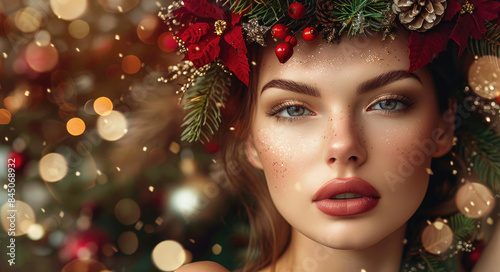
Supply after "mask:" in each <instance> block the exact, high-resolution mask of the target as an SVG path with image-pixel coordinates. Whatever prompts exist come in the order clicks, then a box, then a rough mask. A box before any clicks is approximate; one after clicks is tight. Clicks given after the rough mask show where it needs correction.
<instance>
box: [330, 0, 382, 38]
mask: <svg viewBox="0 0 500 272" xmlns="http://www.w3.org/2000/svg"><path fill="white" fill-rule="evenodd" d="M389 7H390V6H389V4H388V2H386V1H383V0H340V1H336V6H335V10H334V11H333V12H332V15H333V17H335V19H334V22H338V23H341V24H342V25H343V26H342V28H341V29H340V33H342V31H344V29H346V28H347V36H348V38H351V37H353V36H354V35H356V34H364V35H367V34H372V32H379V31H380V30H382V29H383V28H384V27H386V26H387V24H388V20H387V17H386V14H387V12H388V11H389Z"/></svg>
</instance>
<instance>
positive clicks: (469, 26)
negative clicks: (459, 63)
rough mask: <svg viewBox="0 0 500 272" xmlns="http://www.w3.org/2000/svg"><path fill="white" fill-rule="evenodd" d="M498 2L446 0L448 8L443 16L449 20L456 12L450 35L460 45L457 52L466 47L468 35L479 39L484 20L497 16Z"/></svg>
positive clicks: (499, 3) (499, 4)
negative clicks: (456, 17) (453, 26)
mask: <svg viewBox="0 0 500 272" xmlns="http://www.w3.org/2000/svg"><path fill="white" fill-rule="evenodd" d="M499 11H500V2H498V0H465V1H461V2H457V1H455V0H451V1H448V10H447V12H446V15H445V17H444V19H445V20H448V21H451V20H452V19H453V18H454V17H455V16H456V15H457V14H458V19H457V23H456V25H455V28H454V29H453V32H452V33H451V35H450V39H452V40H454V41H455V42H456V43H457V44H458V45H459V46H460V52H459V54H462V52H463V51H464V50H465V48H466V47H467V42H468V40H469V37H472V38H474V39H478V40H480V39H481V38H482V35H483V34H484V33H485V32H486V25H485V23H484V22H485V21H492V20H495V19H497V18H498V13H499Z"/></svg>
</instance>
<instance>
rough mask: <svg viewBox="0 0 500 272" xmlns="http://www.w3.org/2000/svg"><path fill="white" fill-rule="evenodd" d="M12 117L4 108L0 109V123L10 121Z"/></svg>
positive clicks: (4, 123)
mask: <svg viewBox="0 0 500 272" xmlns="http://www.w3.org/2000/svg"><path fill="white" fill-rule="evenodd" d="M11 119H12V114H10V111H8V110H6V109H0V125H6V124H8V123H10V120H11Z"/></svg>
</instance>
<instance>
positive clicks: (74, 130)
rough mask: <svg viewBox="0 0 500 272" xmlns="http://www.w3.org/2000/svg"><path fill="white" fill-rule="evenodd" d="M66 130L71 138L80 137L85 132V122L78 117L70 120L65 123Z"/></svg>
mask: <svg viewBox="0 0 500 272" xmlns="http://www.w3.org/2000/svg"><path fill="white" fill-rule="evenodd" d="M66 129H67V130H68V133H69V134H71V135H73V136H79V135H82V134H83V132H84V131H85V122H83V120H82V119H80V118H78V117H74V118H71V119H69V120H68V122H67V123H66Z"/></svg>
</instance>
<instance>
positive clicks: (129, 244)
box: [118, 231, 139, 255]
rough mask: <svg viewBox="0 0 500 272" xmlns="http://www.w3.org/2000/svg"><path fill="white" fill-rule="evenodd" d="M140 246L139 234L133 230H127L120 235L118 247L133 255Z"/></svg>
mask: <svg viewBox="0 0 500 272" xmlns="http://www.w3.org/2000/svg"><path fill="white" fill-rule="evenodd" d="M138 247H139V239H138V238H137V235H136V234H135V233H133V232H131V231H126V232H124V233H122V234H120V237H118V248H119V249H120V251H121V252H123V253H124V254H127V255H132V254H134V252H135V251H136V250H137V248H138Z"/></svg>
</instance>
